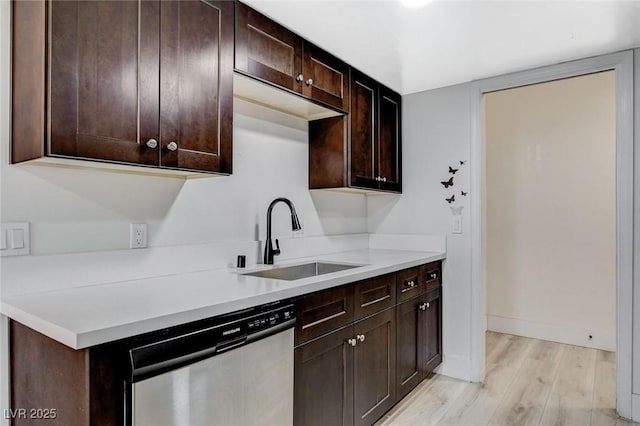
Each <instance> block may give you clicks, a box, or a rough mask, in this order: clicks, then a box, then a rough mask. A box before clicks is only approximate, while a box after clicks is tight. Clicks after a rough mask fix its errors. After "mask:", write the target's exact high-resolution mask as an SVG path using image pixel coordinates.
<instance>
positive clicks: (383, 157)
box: [376, 87, 402, 192]
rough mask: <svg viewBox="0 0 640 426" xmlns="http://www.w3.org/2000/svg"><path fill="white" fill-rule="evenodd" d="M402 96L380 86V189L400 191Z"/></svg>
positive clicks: (377, 149)
mask: <svg viewBox="0 0 640 426" xmlns="http://www.w3.org/2000/svg"><path fill="white" fill-rule="evenodd" d="M400 106H401V97H400V95H399V94H397V93H395V92H393V91H392V90H389V89H387V88H385V87H381V88H380V112H379V116H378V124H379V135H380V136H379V138H378V146H377V148H376V155H377V165H378V173H377V174H378V176H380V178H381V181H380V189H383V190H386V191H397V192H400V191H401V189H402V187H401V179H402V169H401V155H400V154H401V153H400V143H401V134H400V129H401V109H400Z"/></svg>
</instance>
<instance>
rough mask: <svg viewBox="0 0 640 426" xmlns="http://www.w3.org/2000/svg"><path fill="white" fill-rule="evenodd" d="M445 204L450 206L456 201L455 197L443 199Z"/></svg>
mask: <svg viewBox="0 0 640 426" xmlns="http://www.w3.org/2000/svg"><path fill="white" fill-rule="evenodd" d="M444 200H445V201H446V202H447V203H449V204H451V203H453V202H454V201H455V200H456V196H455V195H452V196H451V198H445V199H444Z"/></svg>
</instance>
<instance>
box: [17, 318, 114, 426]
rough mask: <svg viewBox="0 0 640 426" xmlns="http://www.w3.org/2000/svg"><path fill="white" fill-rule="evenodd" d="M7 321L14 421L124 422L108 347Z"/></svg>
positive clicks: (63, 425) (82, 425) (75, 425)
mask: <svg viewBox="0 0 640 426" xmlns="http://www.w3.org/2000/svg"><path fill="white" fill-rule="evenodd" d="M9 324H10V326H9V339H10V344H9V345H10V376H11V391H10V394H11V408H12V410H14V411H13V415H12V417H13V418H12V420H11V424H12V425H14V426H19V425H33V424H46V425H51V426H55V425H60V426H89V425H120V424H122V419H123V418H124V410H125V407H124V388H123V386H122V380H123V378H122V376H120V375H119V373H118V372H120V371H122V370H121V368H120V366H119V365H118V358H117V357H115V356H114V354H113V353H112V352H110V351H109V350H108V349H106V348H104V347H95V348H87V349H81V350H74V349H71V348H69V347H68V346H65V345H63V344H62V343H58V342H56V341H54V340H52V339H50V338H49V337H47V336H45V335H43V334H40V333H38V332H37V331H34V330H32V329H31V328H29V327H27V326H25V325H22V324H20V323H19V322H16V321H10V323H9ZM20 410H24V411H20ZM9 414H11V413H5V416H6V415H9Z"/></svg>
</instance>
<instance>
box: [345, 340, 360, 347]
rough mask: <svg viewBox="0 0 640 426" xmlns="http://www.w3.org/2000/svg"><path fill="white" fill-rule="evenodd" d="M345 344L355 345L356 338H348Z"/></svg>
mask: <svg viewBox="0 0 640 426" xmlns="http://www.w3.org/2000/svg"><path fill="white" fill-rule="evenodd" d="M347 344H348V345H351V346H355V345H357V344H358V341H357V340H356V339H348V340H347Z"/></svg>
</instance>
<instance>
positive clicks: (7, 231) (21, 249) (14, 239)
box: [0, 222, 30, 256]
mask: <svg viewBox="0 0 640 426" xmlns="http://www.w3.org/2000/svg"><path fill="white" fill-rule="evenodd" d="M0 238H1V239H2V251H1V252H0V255H2V256H20V255H23V254H29V246H30V244H29V241H30V237H29V223H28V222H13V223H8V222H6V223H3V224H2V226H1V227H0Z"/></svg>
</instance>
